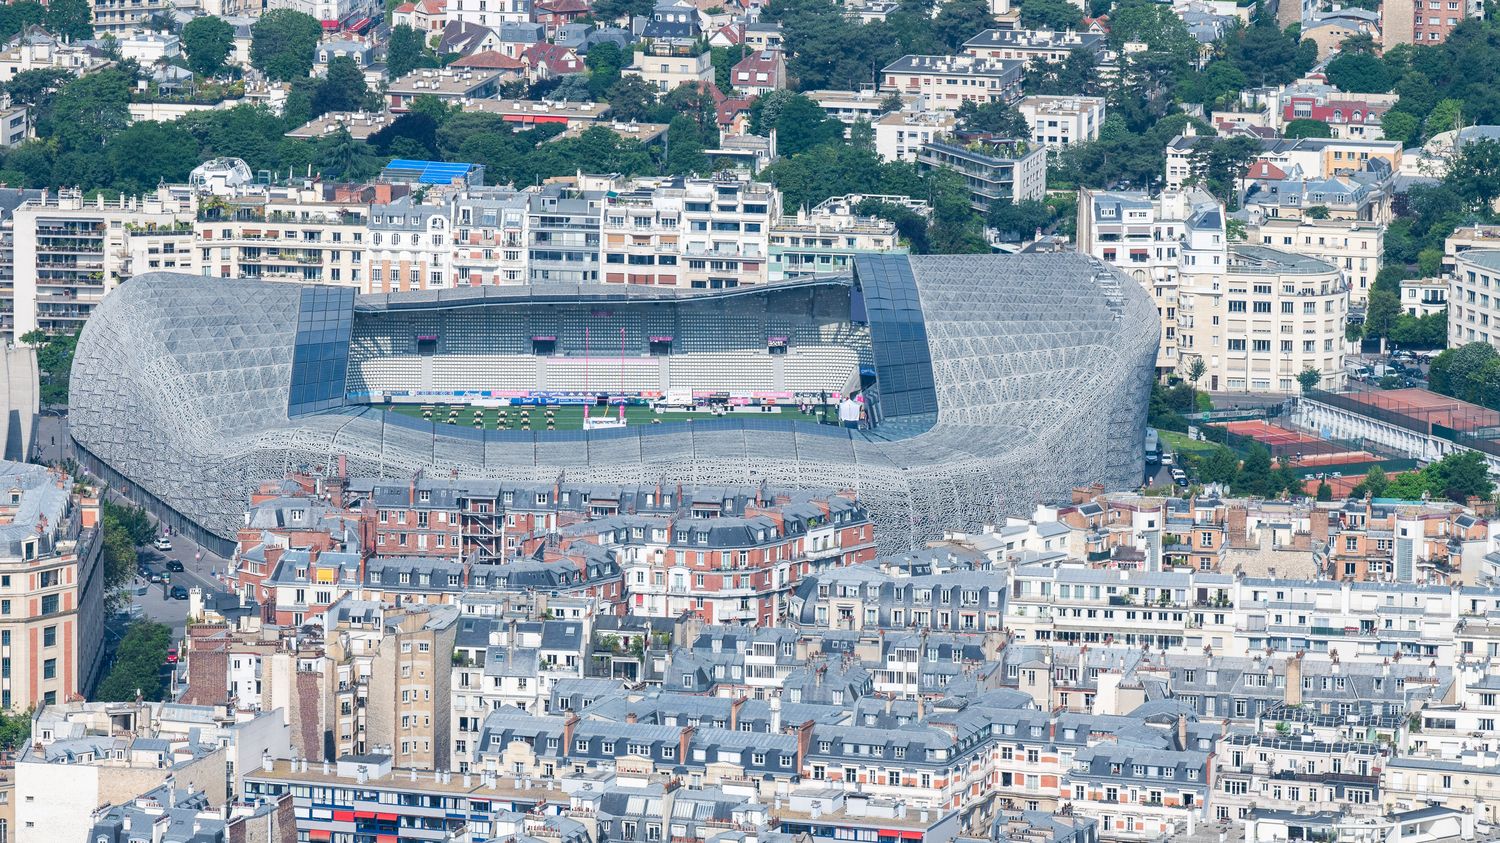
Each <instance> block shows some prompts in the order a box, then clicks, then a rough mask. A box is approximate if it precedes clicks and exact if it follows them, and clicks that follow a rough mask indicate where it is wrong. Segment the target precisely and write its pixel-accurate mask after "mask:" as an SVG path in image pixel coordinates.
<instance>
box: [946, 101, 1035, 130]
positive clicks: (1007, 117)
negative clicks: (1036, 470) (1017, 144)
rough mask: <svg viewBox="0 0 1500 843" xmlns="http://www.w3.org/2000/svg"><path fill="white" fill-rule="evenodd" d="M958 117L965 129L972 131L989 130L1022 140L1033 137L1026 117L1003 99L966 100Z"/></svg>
mask: <svg viewBox="0 0 1500 843" xmlns="http://www.w3.org/2000/svg"><path fill="white" fill-rule="evenodd" d="M958 119H959V121H960V122H961V123H963V127H964V129H966V130H968V131H971V132H989V133H990V134H993V135H998V136H1000V137H1003V138H1020V139H1022V140H1025V139H1028V138H1030V137H1031V127H1030V126H1028V125H1027V124H1026V118H1025V117H1022V116H1021V112H1019V111H1017V110H1016V109H1015V108H1014V107H1013V106H1011V105H1010V104H1008V103H1006V102H1003V101H996V102H989V103H985V104H984V105H976V104H975V103H974V102H973V101H972V100H966V101H965V102H964V103H963V105H960V106H959V107H958Z"/></svg>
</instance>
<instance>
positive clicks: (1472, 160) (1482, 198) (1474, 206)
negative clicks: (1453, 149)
mask: <svg viewBox="0 0 1500 843" xmlns="http://www.w3.org/2000/svg"><path fill="white" fill-rule="evenodd" d="M1443 183H1444V184H1445V185H1447V186H1449V187H1451V188H1453V190H1454V191H1455V192H1457V193H1458V195H1459V196H1461V197H1463V199H1464V200H1465V201H1466V202H1467V203H1468V206H1469V208H1470V209H1471V210H1474V211H1478V212H1480V213H1488V212H1489V211H1490V209H1491V208H1492V207H1493V206H1494V204H1495V199H1496V198H1497V197H1500V141H1495V140H1491V139H1489V138H1484V139H1480V140H1474V141H1470V142H1468V143H1465V144H1464V145H1463V147H1462V148H1461V149H1460V150H1459V152H1458V155H1457V156H1456V157H1455V158H1454V160H1453V162H1452V163H1451V164H1450V165H1449V167H1448V175H1447V176H1446V177H1445V178H1444V179H1443Z"/></svg>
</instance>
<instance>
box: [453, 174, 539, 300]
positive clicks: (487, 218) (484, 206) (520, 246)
mask: <svg viewBox="0 0 1500 843" xmlns="http://www.w3.org/2000/svg"><path fill="white" fill-rule="evenodd" d="M450 207H451V213H452V219H453V223H452V226H453V254H452V257H451V261H452V264H453V274H454V276H455V278H456V282H457V284H458V285H459V286H483V285H485V284H524V283H526V280H527V277H526V274H527V264H526V248H525V247H526V242H527V231H526V224H527V221H528V220H529V219H530V216H529V215H528V213H527V208H528V199H527V197H526V196H525V195H523V194H518V193H514V192H511V191H507V190H501V189H496V188H489V189H483V190H468V191H464V192H463V193H460V194H458V195H455V196H454V197H453V198H452V199H451V206H450Z"/></svg>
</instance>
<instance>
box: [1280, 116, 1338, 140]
mask: <svg viewBox="0 0 1500 843" xmlns="http://www.w3.org/2000/svg"><path fill="white" fill-rule="evenodd" d="M1282 134H1283V135H1285V136H1286V137H1289V138H1331V137H1333V127H1331V126H1329V125H1328V124H1327V123H1324V122H1323V121H1322V120H1312V119H1309V118H1306V117H1299V118H1297V119H1296V120H1293V121H1291V122H1290V123H1287V124H1286V131H1285V132H1283V133H1282Z"/></svg>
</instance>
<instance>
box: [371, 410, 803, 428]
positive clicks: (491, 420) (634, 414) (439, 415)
mask: <svg viewBox="0 0 1500 843" xmlns="http://www.w3.org/2000/svg"><path fill="white" fill-rule="evenodd" d="M387 409H388V410H389V411H390V412H392V413H400V414H402V415H404V416H411V417H412V418H417V419H423V420H425V421H433V422H437V423H439V424H452V425H455V426H458V427H467V428H472V429H474V430H523V429H530V430H582V429H583V407H581V406H579V405H576V404H569V405H563V406H555V407H534V406H533V407H502V408H499V409H497V408H494V407H473V406H468V405H462V404H430V405H421V404H391V405H389V406H388V408H387ZM455 410H456V411H457V412H454V411H455ZM549 410H550V411H551V413H552V415H551V416H550V417H549V416H548V415H547V413H548V411H549ZM523 411H525V415H522V412H523ZM502 412H503V413H504V414H505V415H504V416H503V417H502V416H501V413H502ZM619 414H620V408H619V407H618V406H617V405H612V406H610V407H607V408H606V407H590V408H589V417H590V418H600V417H601V416H602V417H605V418H611V419H613V418H618V417H619ZM759 415H760V414H759V413H756V412H754V411H745V412H740V413H731V414H730V415H729V418H736V417H746V418H754V417H757V416H759ZM717 418H721V417H720V416H715V415H713V414H711V413H709V412H708V411H706V410H705V411H701V412H692V411H684V410H663V411H661V412H659V413H658V412H655V411H653V410H652V409H651V408H650V407H646V406H626V407H625V424H626V426H627V427H635V426H637V425H646V424H651V423H653V422H660V423H661V424H673V423H681V422H693V421H709V420H712V419H717ZM774 418H780V419H786V420H789V421H790V420H793V419H802V420H806V421H810V422H816V421H817V420H818V415H817V414H816V413H812V414H809V415H803V414H802V413H801V412H800V411H799V410H798V409H797V408H796V407H785V408H783V410H782V412H780V413H778V414H776V415H775V416H774ZM549 419H550V421H551V425H552V426H551V427H550V428H549V427H548V421H549ZM528 426H529V427H528Z"/></svg>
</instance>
